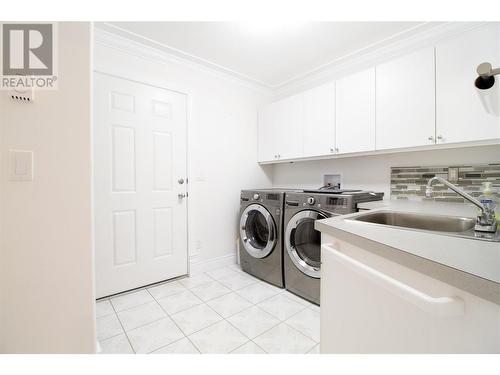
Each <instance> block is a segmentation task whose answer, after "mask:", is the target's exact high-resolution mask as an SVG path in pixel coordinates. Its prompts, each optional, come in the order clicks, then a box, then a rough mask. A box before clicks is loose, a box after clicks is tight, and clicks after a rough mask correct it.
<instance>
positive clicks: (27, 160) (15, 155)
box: [9, 150, 33, 181]
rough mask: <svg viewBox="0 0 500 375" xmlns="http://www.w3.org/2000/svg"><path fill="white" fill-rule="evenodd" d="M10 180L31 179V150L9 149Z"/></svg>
mask: <svg viewBox="0 0 500 375" xmlns="http://www.w3.org/2000/svg"><path fill="white" fill-rule="evenodd" d="M9 162H10V170H9V177H10V178H9V179H10V181H33V151H25V150H9Z"/></svg>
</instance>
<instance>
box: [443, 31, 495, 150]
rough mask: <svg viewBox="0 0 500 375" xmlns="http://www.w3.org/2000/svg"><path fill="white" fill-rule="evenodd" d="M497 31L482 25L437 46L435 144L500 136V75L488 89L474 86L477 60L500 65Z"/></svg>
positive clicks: (478, 62)
mask: <svg viewBox="0 0 500 375" xmlns="http://www.w3.org/2000/svg"><path fill="white" fill-rule="evenodd" d="M499 30H500V28H499V27H498V26H496V25H493V26H487V27H481V28H479V29H476V30H473V31H470V32H467V33H464V34H462V35H460V36H459V37H457V38H454V39H452V40H448V41H445V42H443V43H440V44H438V45H437V46H436V77H437V79H436V103H437V108H436V115H437V120H436V135H437V143H452V142H463V141H476V140H483V139H492V138H500V117H499V110H500V77H499V76H496V77H495V79H496V83H495V85H494V86H493V87H492V88H491V89H489V90H483V91H481V90H478V89H476V87H475V86H474V80H475V79H476V77H477V74H476V68H477V66H478V65H479V64H480V63H483V62H489V63H491V64H492V65H493V68H496V67H499V66H500V35H499V34H500V33H499Z"/></svg>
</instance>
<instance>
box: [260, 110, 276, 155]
mask: <svg viewBox="0 0 500 375" xmlns="http://www.w3.org/2000/svg"><path fill="white" fill-rule="evenodd" d="M274 114H275V111H274V110H273V105H267V106H265V107H262V108H261V109H260V110H259V130H258V142H259V149H258V151H259V152H258V154H259V156H258V157H259V162H266V161H273V160H276V158H277V151H276V149H277V145H276V144H275V142H276V139H277V138H278V129H277V125H276V121H275V119H274V117H275V116H274Z"/></svg>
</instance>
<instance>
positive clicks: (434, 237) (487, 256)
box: [315, 201, 500, 283]
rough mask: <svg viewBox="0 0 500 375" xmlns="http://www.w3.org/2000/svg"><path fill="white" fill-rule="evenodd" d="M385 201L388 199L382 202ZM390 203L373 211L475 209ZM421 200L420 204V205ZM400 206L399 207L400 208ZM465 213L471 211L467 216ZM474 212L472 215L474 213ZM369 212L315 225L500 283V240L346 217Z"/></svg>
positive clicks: (445, 212)
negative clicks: (464, 236) (374, 222)
mask: <svg viewBox="0 0 500 375" xmlns="http://www.w3.org/2000/svg"><path fill="white" fill-rule="evenodd" d="M380 202H384V201H380ZM391 202H392V201H387V202H386V203H389V204H386V205H382V206H381V207H380V208H376V209H373V210H372V211H388V210H390V211H399V212H420V213H432V214H435V215H453V216H467V217H474V212H475V211H474V208H473V207H472V210H471V207H469V206H467V205H464V204H459V205H458V206H457V204H444V205H443V204H442V203H435V202H428V203H426V204H421V203H420V202H411V204H409V205H408V204H406V203H408V202H405V204H403V205H401V203H397V204H396V205H394V204H392V205H391ZM372 203H376V202H372ZM419 203H420V204H419ZM396 208H398V209H396ZM464 213H468V214H467V215H464ZM471 213H472V215H471ZM362 214H366V212H364V213H363V212H361V213H354V214H349V215H343V216H336V217H331V218H328V219H323V220H318V221H316V224H315V228H316V229H317V230H319V231H320V232H325V233H328V231H329V230H330V229H332V228H333V229H338V230H341V231H344V232H348V233H351V234H355V235H357V236H359V237H363V238H366V239H369V240H372V241H375V242H377V243H380V244H383V245H386V246H390V247H392V248H395V249H398V250H401V251H405V252H407V253H410V254H413V255H416V256H419V257H422V258H425V259H428V260H431V261H434V262H437V263H440V264H443V265H445V266H448V267H452V268H455V269H458V270H461V271H464V272H467V273H470V274H472V275H475V276H478V277H481V278H484V279H487V280H490V281H493V282H495V283H500V243H499V242H488V241H480V240H473V239H467V238H459V237H451V236H446V235H441V234H435V233H428V232H423V231H415V230H412V229H404V228H392V227H386V226H383V225H379V224H373V223H365V222H359V221H350V220H346V219H349V218H351V217H353V216H357V215H362Z"/></svg>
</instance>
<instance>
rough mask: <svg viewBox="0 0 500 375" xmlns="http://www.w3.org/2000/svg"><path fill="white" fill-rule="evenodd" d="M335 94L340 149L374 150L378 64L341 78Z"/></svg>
mask: <svg viewBox="0 0 500 375" xmlns="http://www.w3.org/2000/svg"><path fill="white" fill-rule="evenodd" d="M335 98H336V106H335V107H336V116H337V120H336V122H335V128H336V142H337V149H338V152H340V153H347V152H359V151H371V150H375V68H372V69H368V70H365V71H362V72H359V73H356V74H353V75H350V76H348V77H345V78H342V79H339V80H338V81H337V84H336V97H335Z"/></svg>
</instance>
